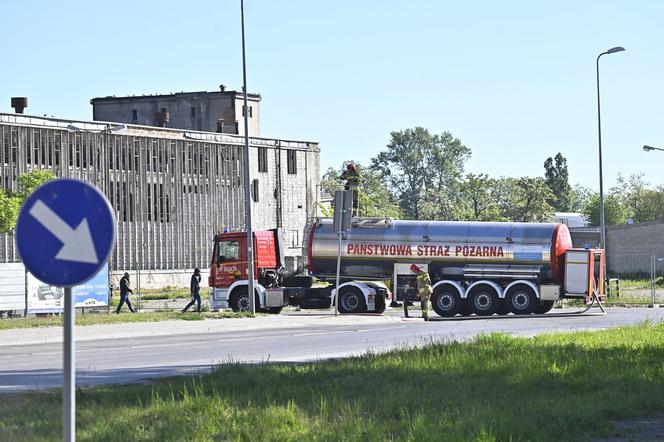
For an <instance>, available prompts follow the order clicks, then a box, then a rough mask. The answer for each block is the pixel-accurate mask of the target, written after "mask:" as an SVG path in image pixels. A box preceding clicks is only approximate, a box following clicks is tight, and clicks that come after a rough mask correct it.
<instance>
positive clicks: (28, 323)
mask: <svg viewBox="0 0 664 442" xmlns="http://www.w3.org/2000/svg"><path fill="white" fill-rule="evenodd" d="M125 311H126V312H123V313H120V314H119V315H116V314H115V313H114V312H111V314H108V315H107V314H105V313H104V314H87V315H77V316H76V325H83V326H85V325H95V324H117V323H122V322H158V321H166V320H170V319H182V320H186V321H199V320H200V321H202V320H203V319H206V318H207V319H223V318H241V317H248V316H250V315H249V314H247V313H233V312H209V313H208V312H205V313H195V312H188V313H180V312H141V313H136V314H132V313H129V312H128V311H127V310H126V307H125ZM62 319H63V317H62V316H49V317H33V318H20V319H5V320H2V321H0V330H7V329H11V328H36V327H58V326H62Z"/></svg>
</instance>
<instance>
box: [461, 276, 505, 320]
mask: <svg viewBox="0 0 664 442" xmlns="http://www.w3.org/2000/svg"><path fill="white" fill-rule="evenodd" d="M468 307H469V308H470V312H471V313H475V314H476V315H477V316H491V315H493V314H494V313H496V312H497V311H498V308H499V307H500V297H499V296H498V292H496V289H494V288H493V287H491V286H490V285H489V284H479V285H476V286H475V287H473V288H472V289H470V292H469V293H468Z"/></svg>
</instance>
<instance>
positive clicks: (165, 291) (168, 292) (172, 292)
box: [114, 287, 191, 301]
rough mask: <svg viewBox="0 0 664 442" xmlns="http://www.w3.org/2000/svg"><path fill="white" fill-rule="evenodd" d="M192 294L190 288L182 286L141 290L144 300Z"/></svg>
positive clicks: (175, 297)
mask: <svg viewBox="0 0 664 442" xmlns="http://www.w3.org/2000/svg"><path fill="white" fill-rule="evenodd" d="M190 296H191V292H190V291H189V289H188V288H182V287H164V288H162V289H143V290H141V299H142V300H144V301H149V300H154V299H183V298H189V297H190ZM114 297H115V296H114ZM118 297H119V296H118Z"/></svg>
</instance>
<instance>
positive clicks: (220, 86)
mask: <svg viewBox="0 0 664 442" xmlns="http://www.w3.org/2000/svg"><path fill="white" fill-rule="evenodd" d="M219 89H220V90H221V92H224V91H225V90H226V86H225V85H223V84H220V85H219Z"/></svg>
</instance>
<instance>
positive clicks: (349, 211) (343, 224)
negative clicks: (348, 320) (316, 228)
mask: <svg viewBox="0 0 664 442" xmlns="http://www.w3.org/2000/svg"><path fill="white" fill-rule="evenodd" d="M352 218H353V191H352V190H345V191H344V190H337V191H336V192H334V220H333V228H334V231H335V232H337V236H338V238H339V247H338V249H337V283H336V285H335V290H336V304H335V307H334V316H339V305H340V299H339V279H340V273H341V240H342V238H343V235H344V233H345V232H348V231H349V230H350V224H351V220H352Z"/></svg>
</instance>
